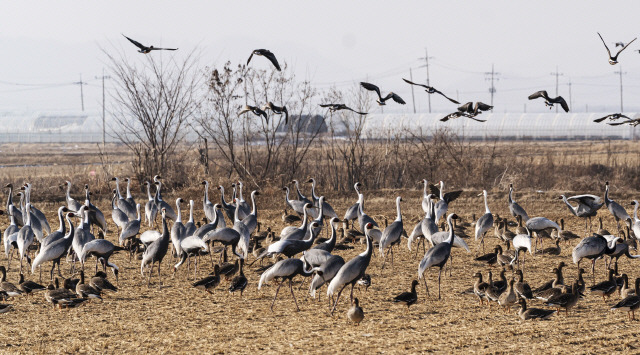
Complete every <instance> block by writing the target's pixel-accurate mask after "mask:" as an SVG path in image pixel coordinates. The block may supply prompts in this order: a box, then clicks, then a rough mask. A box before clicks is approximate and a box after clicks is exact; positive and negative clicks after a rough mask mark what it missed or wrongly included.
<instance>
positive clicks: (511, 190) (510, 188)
mask: <svg viewBox="0 0 640 355" xmlns="http://www.w3.org/2000/svg"><path fill="white" fill-rule="evenodd" d="M514 202H516V201H514V200H513V187H511V186H509V203H514Z"/></svg>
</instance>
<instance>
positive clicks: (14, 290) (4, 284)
mask: <svg viewBox="0 0 640 355" xmlns="http://www.w3.org/2000/svg"><path fill="white" fill-rule="evenodd" d="M0 272H2V279H0V290H2V291H4V292H6V293H7V295H9V297H17V296H22V291H21V290H20V289H19V288H18V287H16V285H14V284H12V283H11V282H9V281H7V269H5V268H4V265H3V266H0Z"/></svg>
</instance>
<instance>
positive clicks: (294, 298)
mask: <svg viewBox="0 0 640 355" xmlns="http://www.w3.org/2000/svg"><path fill="white" fill-rule="evenodd" d="M289 290H291V297H293V302H294V303H295V304H296V309H297V310H298V312H299V311H300V307H298V301H297V300H296V295H295V294H294V293H293V286H292V284H291V279H289Z"/></svg>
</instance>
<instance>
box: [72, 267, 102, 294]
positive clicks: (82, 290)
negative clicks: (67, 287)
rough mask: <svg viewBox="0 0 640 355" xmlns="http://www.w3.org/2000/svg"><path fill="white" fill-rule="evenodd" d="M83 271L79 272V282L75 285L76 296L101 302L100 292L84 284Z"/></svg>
mask: <svg viewBox="0 0 640 355" xmlns="http://www.w3.org/2000/svg"><path fill="white" fill-rule="evenodd" d="M84 281H85V280H84V270H81V271H80V282H79V283H78V284H77V285H76V294H77V295H78V297H80V298H97V299H99V300H102V292H101V291H100V290H98V289H97V288H95V287H93V286H91V285H89V284H86V283H84Z"/></svg>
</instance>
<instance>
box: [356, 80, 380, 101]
mask: <svg viewBox="0 0 640 355" xmlns="http://www.w3.org/2000/svg"><path fill="white" fill-rule="evenodd" d="M360 86H362V87H363V88H365V89H367V90H369V91H375V92H376V94H378V98H380V101H384V100H383V99H382V95H380V88H379V87H377V86H375V85H373V84H370V83H365V82H364V81H362V82H360Z"/></svg>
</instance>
